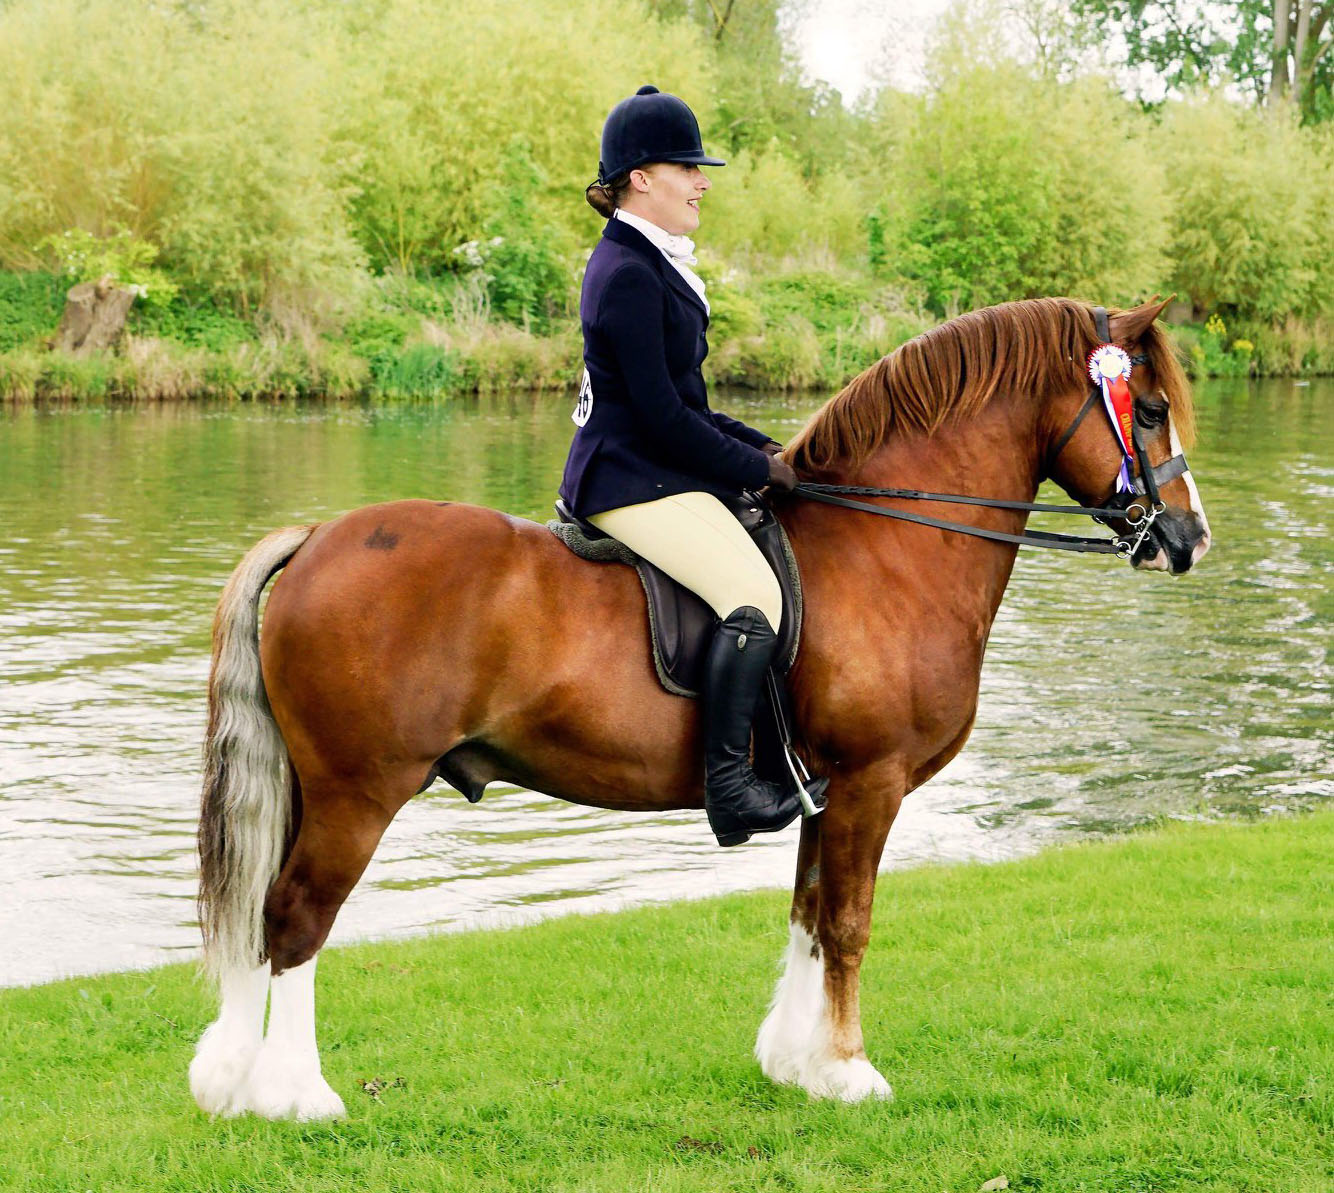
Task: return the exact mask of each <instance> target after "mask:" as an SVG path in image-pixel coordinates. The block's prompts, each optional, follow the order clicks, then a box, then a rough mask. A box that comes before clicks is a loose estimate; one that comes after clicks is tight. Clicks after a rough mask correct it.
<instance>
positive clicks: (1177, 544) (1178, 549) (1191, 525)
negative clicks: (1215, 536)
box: [1130, 509, 1210, 576]
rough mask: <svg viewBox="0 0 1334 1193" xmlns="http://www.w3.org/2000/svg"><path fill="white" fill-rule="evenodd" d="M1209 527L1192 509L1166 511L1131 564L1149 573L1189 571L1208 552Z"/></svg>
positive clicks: (1157, 520)
mask: <svg viewBox="0 0 1334 1193" xmlns="http://www.w3.org/2000/svg"><path fill="white" fill-rule="evenodd" d="M1209 545H1210V539H1209V527H1208V525H1207V524H1206V523H1205V521H1204V519H1203V518H1201V517H1200V515H1199V514H1197V513H1195V512H1193V511H1191V510H1175V509H1168V510H1164V511H1163V512H1162V513H1161V514H1159V515H1158V517H1157V519H1156V520H1155V521H1154V524H1153V526H1152V528H1151V529H1150V530H1149V533H1148V535H1147V536H1146V537H1145V539H1144V542H1143V543H1141V544H1140V548H1139V550H1138V551H1136V552H1135V555H1134V558H1133V559H1132V560H1131V561H1130V562H1131V564H1132V565H1133V566H1134V567H1136V568H1139V569H1141V570H1142V571H1146V572H1169V573H1171V574H1172V575H1173V576H1179V575H1181V574H1182V573H1183V572H1188V571H1190V569H1191V568H1192V567H1193V566H1194V565H1195V564H1197V563H1198V562H1199V561H1200V560H1201V559H1203V558H1204V554H1205V552H1206V551H1208V550H1209Z"/></svg>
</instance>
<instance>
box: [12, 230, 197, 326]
mask: <svg viewBox="0 0 1334 1193" xmlns="http://www.w3.org/2000/svg"><path fill="white" fill-rule="evenodd" d="M37 250H38V251H39V252H43V253H46V254H49V255H50V256H51V257H53V258H55V261H56V264H57V265H58V266H59V271H60V273H62V274H63V275H64V276H65V278H66V279H67V280H68V281H69V282H71V283H73V284H77V283H79V282H96V281H99V280H101V279H102V278H104V277H110V278H112V279H114V280H115V281H117V282H119V283H121V284H122V285H125V286H129V287H131V288H132V289H133V290H134V292H135V297H136V298H137V299H138V300H139V302H140V303H142V304H144V305H146V306H150V307H165V306H168V305H170V303H171V300H172V299H173V298H175V297H176V293H177V291H178V290H179V287H178V286H177V285H176V283H175V282H173V281H172V280H171V279H170V278H169V277H167V275H166V274H165V273H163V272H162V271H161V270H160V269H155V268H154V266H153V262H154V261H156V260H157V255H158V251H157V246H156V245H152V244H149V243H148V242H147V241H146V240H139V239H137V238H136V237H135V236H134V235H132V234H131V232H130V231H129V229H127V228H122V229H120V230H119V231H117V232H115V233H113V234H112V235H110V236H94V235H93V234H92V233H90V232H86V231H84V230H83V229H82V228H67V229H66V230H65V231H64V232H61V233H60V234H59V235H56V236H48V237H46V238H45V239H43V240H41V241H39V242H38V244H37Z"/></svg>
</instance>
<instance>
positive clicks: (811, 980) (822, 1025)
mask: <svg viewBox="0 0 1334 1193" xmlns="http://www.w3.org/2000/svg"><path fill="white" fill-rule="evenodd" d="M818 954H819V950H818V949H817V948H816V945H815V941H814V940H813V939H812V938H811V936H810V934H809V933H808V932H807V931H806V930H805V929H804V928H803V927H801V925H799V924H792V925H791V933H790V938H789V940H788V946H787V952H786V954H785V955H784V957H783V973H782V976H781V977H780V978H779V979H778V986H777V988H776V989H775V990H774V1000H773V1004H772V1006H770V1008H769V1014H768V1015H767V1016H766V1017H765V1020H764V1023H763V1024H762V1025H761V1026H760V1034H759V1037H758V1038H757V1039H756V1041H755V1058H756V1060H758V1061H759V1062H760V1068H761V1069H762V1070H763V1071H764V1074H765V1076H766V1077H768V1078H770V1079H771V1080H773V1081H777V1082H780V1083H781V1084H784V1085H799V1086H801V1088H802V1089H804V1090H806V1091H807V1092H808V1093H809V1094H811V1095H812V1096H813V1097H817V1098H841V1099H842V1100H843V1101H845V1102H859V1101H861V1100H862V1099H863V1098H868V1097H878V1098H891V1097H893V1096H894V1095H893V1091H892V1090H891V1089H890V1088H889V1082H887V1081H886V1080H885V1079H884V1078H883V1077H882V1076H881V1075H880V1074H879V1073H878V1072H877V1071H876V1069H875V1066H873V1065H872V1064H871V1062H870V1061H868V1060H865V1059H861V1058H855V1059H846V1058H842V1059H840V1058H836V1057H835V1056H834V1055H833V1050H832V1048H831V1047H830V1023H829V1004H828V1000H827V999H826V997H825V988H824V961H823V960H822V959H821V957H820V956H819V955H818Z"/></svg>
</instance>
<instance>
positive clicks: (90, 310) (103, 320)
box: [52, 274, 134, 356]
mask: <svg viewBox="0 0 1334 1193" xmlns="http://www.w3.org/2000/svg"><path fill="white" fill-rule="evenodd" d="M133 302H134V291H133V290H132V289H131V288H130V287H129V286H118V285H117V284H116V280H115V278H113V277H111V276H110V275H109V274H108V275H107V276H106V277H103V278H100V279H98V280H97V281H96V282H80V283H79V285H77V286H75V287H73V288H72V289H71V290H70V292H69V293H68V294H66V295H65V313H64V314H63V315H61V317H60V328H59V330H58V331H57V332H56V338H55V342H54V343H53V345H52V347H54V348H55V349H57V350H58V351H60V352H68V353H70V354H71V355H73V356H88V355H89V354H90V353H93V352H98V351H101V350H103V349H106V348H112V347H114V346H115V344H116V342H117V341H118V340H119V339H120V337H121V333H122V332H123V331H124V330H125V318H126V316H127V315H129V313H130V306H131V304H132V303H133Z"/></svg>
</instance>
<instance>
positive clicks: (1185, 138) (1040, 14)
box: [0, 0, 1334, 394]
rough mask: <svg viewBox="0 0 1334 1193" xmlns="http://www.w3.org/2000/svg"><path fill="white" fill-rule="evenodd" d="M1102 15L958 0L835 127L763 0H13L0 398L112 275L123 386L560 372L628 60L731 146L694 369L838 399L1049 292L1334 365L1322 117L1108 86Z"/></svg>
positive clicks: (630, 74) (703, 240) (628, 79)
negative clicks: (95, 280)
mask: <svg viewBox="0 0 1334 1193" xmlns="http://www.w3.org/2000/svg"><path fill="white" fill-rule="evenodd" d="M1156 7H1157V8H1167V7H1171V6H1170V5H1157V6H1156ZM1251 7H1252V8H1256V7H1257V6H1256V5H1252V6H1251ZM1258 7H1260V8H1263V6H1262V5H1261V6H1258ZM1114 8H1115V4H1111V3H1102V4H1097V3H1091V2H1090V3H1084V4H1081V5H1074V6H1058V5H1051V4H1047V3H1045V0H1009V2H1008V3H1004V4H1001V3H986V2H984V0H959V3H957V4H956V5H955V6H954V7H953V8H952V9H951V10H950V12H949V14H948V15H947V17H946V18H945V19H943V20H942V21H941V23H940V26H939V28H938V30H937V33H936V35H935V39H934V43H933V45H932V48H931V51H930V56H929V61H928V63H927V82H926V86H925V87H924V88H923V89H922V90H921V92H920V93H906V92H902V91H897V90H894V89H892V88H890V87H884V88H882V89H880V90H879V91H878V92H876V93H874V94H872V95H871V96H869V97H868V98H867V99H865V100H864V101H863V102H862V103H861V104H860V105H859V106H857V107H856V108H855V109H852V110H849V109H848V108H846V107H845V106H844V105H843V103H842V101H841V98H840V97H839V96H838V94H837V92H834V91H831V90H830V89H829V88H827V87H825V86H823V85H818V86H814V87H812V86H808V85H806V84H804V83H803V82H802V81H801V80H800V77H799V73H798V71H797V69H796V67H795V65H794V63H793V61H792V59H791V57H790V55H789V54H788V53H787V52H786V50H785V48H784V42H783V37H782V21H783V16H784V14H783V12H782V11H781V10H780V7H779V4H778V0H736V2H735V3H734V4H732V5H731V6H730V7H728V8H727V9H726V10H722V9H721V8H720V7H719V6H713V5H709V4H706V3H699V2H698V0H568V2H566V3H562V4H560V5H552V4H550V3H547V2H545V0H504V2H503V3H497V2H495V0H449V3H446V4H438V3H428V2H427V0H343V2H338V3H335V2H334V0H249V2H246V3H240V2H238V0H194V2H191V3H188V4H187V3H149V2H148V0H8V2H5V3H0V270H3V271H5V273H6V275H7V280H6V281H5V282H4V284H3V285H0V352H7V355H6V356H5V364H4V366H3V368H0V390H3V391H4V392H7V393H10V394H21V393H23V392H25V389H34V388H35V389H41V388H42V385H43V382H42V378H43V377H45V376H47V374H49V372H50V368H49V363H48V362H45V360H44V358H43V356H42V353H41V344H40V336H39V335H38V334H37V332H38V330H39V329H40V330H41V331H42V333H44V334H49V332H50V331H51V330H53V329H54V320H52V319H51V315H52V313H53V312H52V304H51V302H50V294H51V293H52V292H53V290H55V289H58V286H57V282H58V281H60V282H63V283H64V284H68V281H69V280H70V279H71V278H73V279H75V280H78V279H79V278H80V277H81V276H94V275H98V274H100V273H102V272H112V273H113V274H115V275H116V276H118V277H120V279H121V280H123V281H126V282H131V283H134V284H137V285H140V286H142V287H143V288H144V292H145V298H146V299H147V301H145V302H141V303H139V304H136V313H135V314H134V316H133V326H132V331H133V332H134V334H135V336H136V337H138V338H139V339H140V340H144V339H147V340H151V341H153V342H154V347H152V348H151V349H145V348H144V347H142V345H141V346H140V348H139V349H138V353H139V360H138V362H137V363H136V362H135V361H130V360H128V359H127V358H128V357H130V356H132V355H133V352H132V351H131V349H132V348H133V342H131V345H130V347H128V348H127V349H126V350H125V351H124V352H122V354H121V358H120V359H118V360H117V361H112V362H110V363H107V362H103V363H102V364H101V365H99V366H97V367H98V368H99V369H101V370H102V371H103V372H104V373H106V375H107V377H108V378H109V380H108V382H107V384H109V385H110V386H111V388H112V389H113V390H114V389H115V388H116V387H117V385H119V384H121V383H122V382H125V383H127V384H129V385H130V387H131V388H133V387H134V385H136V384H137V383H138V380H139V379H140V377H141V375H142V374H143V373H144V369H143V360H144V359H147V358H149V357H151V358H152V359H153V360H154V361H155V362H156V363H155V368H156V370H157V375H159V376H160V377H163V378H167V377H171V378H173V382H172V384H174V385H177V386H181V385H184V384H185V382H183V381H182V377H183V376H185V375H188V378H189V380H190V381H191V382H194V383H198V384H199V385H201V386H202V387H203V388H205V389H212V390H216V391H218V392H243V391H245V390H246V389H247V387H248V386H253V384H254V383H255V382H256V379H257V378H258V377H259V376H260V375H261V374H262V375H263V377H265V378H267V379H268V381H267V382H266V384H267V383H272V382H274V380H275V378H277V379H278V380H280V381H281V379H282V378H283V377H287V378H288V381H286V382H283V383H282V385H281V386H280V389H287V388H293V389H296V390H313V391H321V390H324V391H331V390H344V389H348V388H351V389H356V388H358V387H366V386H370V387H372V388H379V389H382V390H386V391H391V390H392V391H395V392H416V391H417V390H418V389H425V390H430V389H431V388H432V387H433V386H436V387H439V386H442V385H443V386H445V387H446V388H448V386H449V385H456V386H457V385H465V384H466V385H472V384H473V383H474V382H475V381H476V382H479V383H481V384H486V379H487V378H488V377H489V378H491V379H492V380H494V381H495V382H496V383H497V384H513V383H517V382H523V381H526V382H528V383H532V384H546V383H551V384H565V383H567V382H568V379H569V378H568V372H569V370H570V369H572V368H574V367H576V365H577V356H578V342H577V326H576V325H575V321H574V312H575V303H576V298H577V293H578V285H579V279H580V275H581V271H582V267H583V262H584V260H585V259H586V256H587V253H588V251H589V250H590V248H591V246H592V244H593V243H594V242H595V240H596V237H597V235H598V228H599V223H598V217H597V216H596V215H595V214H594V213H593V212H592V211H591V209H590V208H588V207H587V205H586V204H585V203H584V201H583V198H582V191H583V188H584V186H585V184H586V183H587V182H588V181H589V180H590V179H591V178H592V176H593V174H594V172H595V167H596V160H597V144H598V137H599V132H600V128H601V123H602V120H603V118H604V117H605V115H606V112H607V111H608V110H609V109H610V107H611V106H612V105H613V104H614V103H615V102H616V101H617V100H619V99H620V98H622V97H623V96H624V95H626V94H628V93H630V92H631V91H632V90H633V89H634V87H635V86H636V85H637V84H639V83H640V82H643V81H648V80H651V81H653V82H654V83H656V84H657V85H658V86H660V87H661V88H662V89H664V90H668V91H673V92H675V93H678V94H680V95H682V96H684V97H686V98H687V99H688V100H689V102H690V103H691V104H692V106H693V107H694V108H695V110H696V112H697V113H698V114H699V117H700V120H701V124H702V127H703V129H704V132H705V140H706V143H707V144H708V145H709V146H710V147H711V148H713V149H714V150H715V151H718V152H720V153H722V154H723V155H724V156H726V157H727V158H728V161H729V165H728V167H727V169H726V170H720V171H718V172H717V173H716V177H715V182H716V185H715V187H714V189H713V190H712V191H711V193H710V194H709V196H708V199H707V200H706V206H705V219H704V223H703V226H702V229H701V232H700V234H699V236H698V240H699V242H700V249H701V258H702V261H703V271H704V272H705V275H706V277H707V279H708V281H709V284H710V287H711V290H710V295H711V299H715V305H716V307H717V308H718V317H717V318H716V320H715V326H714V329H713V335H712V339H713V344H714V348H715V358H714V362H713V369H714V374H715V377H716V378H717V379H720V380H730V381H739V382H743V383H744V382H750V383H755V384H767V385H774V384H784V385H806V384H836V383H837V382H838V381H840V380H841V379H842V378H843V377H845V376H847V375H849V374H850V373H851V372H855V371H856V370H857V369H858V368H860V367H863V366H864V365H865V364H867V363H869V362H870V361H872V360H874V359H875V358H876V357H877V356H878V355H880V354H882V353H883V352H885V351H888V350H889V349H890V348H892V347H893V346H895V344H897V343H898V342H901V340H902V339H903V338H905V337H906V336H907V335H911V334H913V333H915V332H916V331H918V330H921V329H922V328H923V327H925V326H929V325H930V324H931V323H933V322H935V321H937V320H938V319H940V318H943V317H946V316H949V315H952V314H954V313H956V312H958V311H960V310H964V309H968V308H970V307H974V306H979V305H983V304H987V303H993V302H999V301H1005V300H1008V299H1015V298H1022V297H1027V296H1031V295H1037V294H1052V293H1069V294H1074V295H1077V296H1082V297H1088V298H1095V299H1097V300H1098V301H1102V302H1105V303H1127V302H1130V301H1133V300H1137V299H1139V298H1142V297H1145V296H1147V295H1149V294H1152V293H1155V292H1163V293H1169V292H1176V293H1177V294H1178V295H1179V296H1180V298H1181V299H1182V300H1183V301H1184V302H1186V303H1188V304H1189V308H1190V314H1191V316H1192V318H1193V320H1194V321H1195V322H1197V323H1199V324H1204V323H1205V321H1206V319H1207V318H1208V317H1209V316H1216V317H1217V318H1216V319H1215V321H1214V323H1213V324H1212V326H1213V328H1214V330H1213V331H1212V332H1208V331H1206V330H1205V329H1204V328H1203V327H1201V328H1200V329H1199V330H1198V331H1197V332H1196V333H1194V334H1195V340H1196V346H1197V347H1198V346H1199V342H1200V341H1209V337H1210V336H1212V337H1213V340H1212V341H1209V343H1208V352H1207V353H1205V352H1197V353H1195V360H1196V363H1197V366H1198V365H1200V363H1201V362H1202V361H1203V360H1205V359H1206V357H1207V358H1208V359H1209V360H1211V361H1213V360H1215V358H1216V359H1217V360H1218V361H1222V362H1223V363H1224V365H1226V366H1227V367H1228V368H1235V367H1237V360H1238V359H1240V367H1242V368H1244V369H1251V368H1260V369H1264V370H1266V371H1271V372H1273V371H1277V372H1285V371H1306V372H1310V371H1329V370H1331V369H1334V350H1331V348H1330V347H1329V338H1330V337H1328V335H1327V334H1326V333H1327V330H1328V327H1329V322H1330V320H1331V319H1334V282H1331V280H1330V279H1331V278H1334V199H1331V197H1330V196H1331V195H1334V136H1332V130H1334V125H1331V124H1327V123H1322V122H1321V120H1320V119H1319V116H1320V114H1321V113H1322V112H1323V111H1324V110H1325V107H1322V106H1321V105H1322V104H1323V103H1324V101H1323V100H1322V99H1321V98H1320V95H1319V94H1317V95H1316V96H1315V99H1313V100H1311V102H1310V103H1309V104H1307V105H1306V107H1305V108H1303V107H1301V106H1298V105H1291V104H1289V105H1284V104H1269V105H1259V106H1257V105H1256V104H1255V103H1252V102H1250V100H1249V98H1248V96H1249V95H1250V92H1249V91H1247V90H1246V88H1244V87H1235V86H1230V85H1229V83H1228V82H1227V81H1226V78H1227V76H1226V75H1225V74H1221V73H1220V74H1219V75H1218V77H1217V78H1215V77H1214V76H1213V75H1210V74H1209V73H1208V72H1201V71H1195V72H1194V73H1193V74H1191V73H1190V72H1184V73H1183V71H1182V70H1180V69H1177V70H1176V75H1175V76H1173V77H1172V80H1171V81H1174V82H1175V83H1177V84H1178V86H1177V88H1176V89H1175V90H1173V91H1171V92H1169V98H1167V99H1166V100H1163V101H1161V102H1157V103H1146V102H1144V101H1143V100H1140V99H1132V98H1130V97H1128V95H1127V94H1126V89H1125V88H1124V87H1123V86H1118V83H1117V81H1116V79H1115V77H1114V74H1113V72H1112V64H1110V63H1102V62H1100V61H1099V60H1098V59H1097V57H1096V55H1093V56H1091V51H1090V49H1089V45H1090V42H1089V31H1090V30H1091V29H1096V28H1097V22H1098V21H1099V20H1102V21H1104V23H1105V22H1106V21H1107V20H1108V19H1112V18H1114V16H1115V14H1114V13H1112V12H1111V10H1112V9H1114ZM724 11H725V12H726V14H727V16H726V20H725V21H724V20H723V19H722V14H723V12H724ZM1248 11H1249V10H1248ZM1109 14H1110V15H1109ZM1016 18H1022V20H1021V22H1020V24H1021V26H1022V28H1023V29H1024V30H1025V32H1024V33H1023V34H1022V35H1021V36H1019V37H1016V36H1015V35H1014V30H1015V28H1016V24H1015V21H1016ZM1146 44H1147V43H1146ZM1152 48H1153V47H1152V46H1150V47H1149V49H1147V50H1146V49H1144V48H1143V47H1140V50H1141V53H1142V55H1144V54H1149V53H1150V51H1151V50H1152ZM1132 49H1134V47H1133V46H1132ZM1257 52H1258V51H1257ZM1141 60H1143V58H1142V59H1141ZM607 64H614V68H613V69H608V68H607ZM1170 65H1171V64H1170V63H1166V62H1165V63H1164V64H1162V70H1163V71H1164V72H1168V68H1169V67H1170ZM1173 69H1176V68H1173ZM1224 69H1225V64H1224ZM1188 76H1189V77H1188ZM1164 77H1167V74H1166V73H1165V74H1164ZM1313 77H1314V78H1315V84H1313V86H1314V85H1316V84H1319V83H1320V79H1321V78H1323V76H1320V75H1319V74H1318V73H1317V75H1315V76H1313ZM1194 84H1198V85H1194ZM1317 90H1318V88H1317ZM1325 106H1326V107H1327V106H1328V105H1325ZM71 238H73V243H76V244H78V245H80V246H83V249H84V250H87V251H81V252H80V253H78V254H71V253H70V252H69V251H63V250H64V249H67V248H68V246H69V245H70V244H71V243H72V241H71ZM99 245H100V246H102V247H101V248H100V249H99V248H97V246H99ZM88 246H93V247H92V249H89V248H88ZM81 268H82V274H81V273H80V269H81ZM43 277H44V278H46V279H47V280H46V281H43V280H41V279H42V278H43ZM34 304H35V305H34ZM57 317H58V316H57ZM1220 328H1221V330H1219V329H1220ZM534 339H541V340H543V341H550V342H548V343H545V344H544V346H541V347H539V346H537V345H535V344H534V343H532V342H531V341H533V340H534ZM1239 342H1240V344H1241V345H1242V347H1241V348H1238V347H1237V345H1238V343H1239ZM257 346H259V347H263V348H264V351H263V352H260V351H259V350H258V347H257ZM1238 352H1239V353H1240V357H1239V358H1238V357H1237V353H1238ZM191 353H195V354H196V355H195V356H191V355H190V354H191ZM199 353H203V354H204V355H202V356H201V355H198V354H199ZM488 353H489V354H490V356H487V354H488ZM266 354H267V355H266ZM479 354H481V356H482V357H486V358H487V361H488V362H489V365H488V367H481V366H480V365H479V363H478V361H479V359H480V358H479ZM275 361H278V362H279V363H278V364H277V365H275V364H274V362H275ZM261 362H263V368H262V369H261V368H259V365H260V363H261ZM1229 362H1230V363H1229ZM496 366H498V368H497V367H496ZM257 369H258V370H259V371H258V372H257V371H256V370H257ZM118 377H119V378H120V381H118V380H117V378H118ZM47 380H48V381H49V377H48V378H47ZM288 382H290V383H291V384H290V385H289V384H288ZM48 388H49V386H48ZM140 388H142V387H140Z"/></svg>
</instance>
